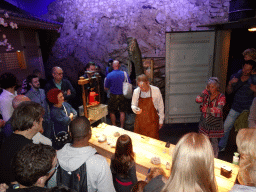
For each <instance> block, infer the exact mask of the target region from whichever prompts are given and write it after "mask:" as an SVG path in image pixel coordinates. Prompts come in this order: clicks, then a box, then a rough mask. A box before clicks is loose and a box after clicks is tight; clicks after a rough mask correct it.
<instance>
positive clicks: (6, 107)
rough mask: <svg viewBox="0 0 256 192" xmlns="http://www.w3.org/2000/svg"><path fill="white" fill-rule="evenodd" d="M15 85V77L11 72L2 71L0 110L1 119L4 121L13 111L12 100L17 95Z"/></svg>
mask: <svg viewBox="0 0 256 192" xmlns="http://www.w3.org/2000/svg"><path fill="white" fill-rule="evenodd" d="M16 86H17V78H16V77H15V76H14V75H13V74H12V73H4V74H2V75H1V77H0V87H1V88H2V89H3V92H2V94H1V95H0V112H1V114H2V117H3V120H4V121H5V122H6V121H8V120H9V119H10V117H11V116H12V113H13V110H14V109H13V107H12V100H13V98H14V97H15V96H16V95H17V92H16V91H15V88H16Z"/></svg>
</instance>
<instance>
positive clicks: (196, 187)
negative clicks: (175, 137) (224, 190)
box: [162, 133, 218, 192]
mask: <svg viewBox="0 0 256 192" xmlns="http://www.w3.org/2000/svg"><path fill="white" fill-rule="evenodd" d="M171 191H172V192H217V191H218V189H217V185H216V180H215V175H214V155H213V149H212V146H211V143H210V141H209V139H208V137H207V136H205V135H204V134H202V133H188V134H186V135H184V136H183V137H182V138H181V139H180V140H179V142H178V143H177V145H176V146H175V148H174V151H173V155H172V168H171V175H170V177H169V179H168V181H167V183H166V185H165V186H164V188H163V190H162V192H171Z"/></svg>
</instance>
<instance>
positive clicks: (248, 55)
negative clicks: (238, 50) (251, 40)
mask: <svg viewBox="0 0 256 192" xmlns="http://www.w3.org/2000/svg"><path fill="white" fill-rule="evenodd" d="M242 54H243V56H244V60H245V61H248V60H255V59H256V50H255V49H254V48H249V49H246V50H244V52H243V53H242Z"/></svg>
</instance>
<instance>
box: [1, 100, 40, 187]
mask: <svg viewBox="0 0 256 192" xmlns="http://www.w3.org/2000/svg"><path fill="white" fill-rule="evenodd" d="M43 111H44V109H43V107H42V106H41V105H40V104H38V103H35V102H33V101H24V102H22V103H21V104H20V105H18V107H17V108H16V109H15V110H14V112H13V114H12V120H11V124H12V127H13V130H14V133H13V134H12V135H11V136H10V137H8V138H6V139H5V141H4V143H3V144H2V147H1V150H0V173H1V174H0V183H6V184H10V183H12V182H14V181H15V176H14V174H13V172H12V167H11V162H12V159H13V157H14V155H15V154H16V153H17V152H18V151H19V150H20V149H21V148H22V147H23V146H25V145H26V144H29V143H32V138H33V137H34V135H36V134H37V133H38V132H39V131H40V130H41V129H43V128H42V123H43V117H42V114H43Z"/></svg>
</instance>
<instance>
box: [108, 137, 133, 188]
mask: <svg viewBox="0 0 256 192" xmlns="http://www.w3.org/2000/svg"><path fill="white" fill-rule="evenodd" d="M110 168H111V171H112V175H113V183H114V186H115V189H116V191H117V192H130V191H131V189H132V187H133V186H134V185H135V184H136V183H137V176H136V167H135V162H134V153H133V147H132V140H131V138H130V137H129V136H128V135H121V136H120V137H119V138H118V139H117V142H116V151H115V154H114V156H113V157H112V159H111V165H110Z"/></svg>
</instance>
